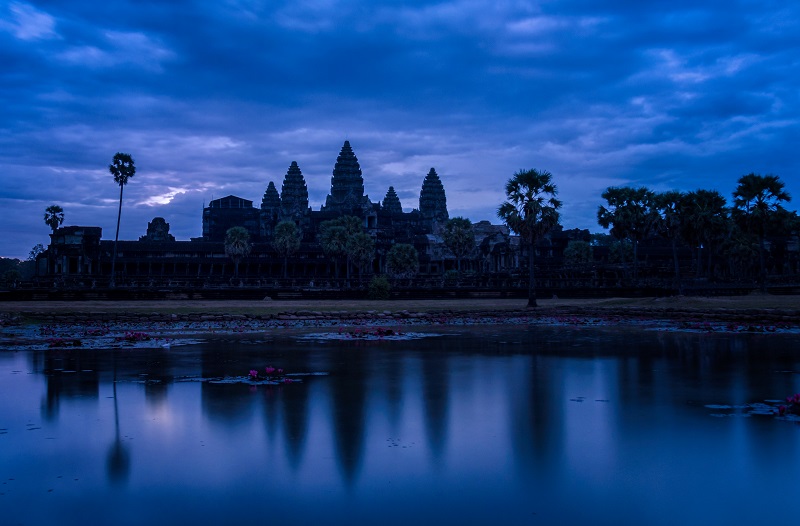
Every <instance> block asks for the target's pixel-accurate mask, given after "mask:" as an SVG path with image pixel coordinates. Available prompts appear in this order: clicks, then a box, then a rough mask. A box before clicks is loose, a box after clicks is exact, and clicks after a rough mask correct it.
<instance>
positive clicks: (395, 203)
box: [383, 186, 403, 214]
mask: <svg viewBox="0 0 800 526" xmlns="http://www.w3.org/2000/svg"><path fill="white" fill-rule="evenodd" d="M383 209H384V210H386V211H387V212H389V213H390V214H402V213H403V207H402V206H401V205H400V198H399V197H397V192H395V191H394V186H390V187H389V191H388V192H386V197H384V198H383Z"/></svg>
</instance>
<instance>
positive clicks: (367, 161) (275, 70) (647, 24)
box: [0, 0, 800, 258]
mask: <svg viewBox="0 0 800 526" xmlns="http://www.w3.org/2000/svg"><path fill="white" fill-rule="evenodd" d="M0 49H2V50H3V51H2V53H0V75H2V82H1V83H0V97H2V109H0V181H2V188H0V205H1V206H2V209H3V210H4V212H5V213H3V214H0V231H2V232H3V244H2V249H0V255H1V256H7V257H20V258H25V257H27V254H28V252H29V250H30V249H31V247H32V246H33V245H35V244H36V243H43V244H46V243H47V242H48V236H47V234H48V232H49V229H48V227H47V226H46V225H45V224H44V222H43V213H44V209H45V208H46V207H47V206H48V205H50V204H59V205H61V206H62V207H63V208H64V210H65V215H66V221H65V224H66V225H92V226H101V227H102V228H103V235H104V237H105V238H106V239H112V238H113V235H114V228H115V225H116V213H117V208H116V207H117V203H118V197H119V187H118V186H117V185H115V184H114V182H113V179H112V176H111V175H110V174H109V173H108V169H107V166H108V164H109V162H110V161H111V158H112V157H113V155H114V153H115V152H117V151H122V152H128V153H131V154H132V155H133V157H134V159H135V161H136V166H137V174H136V176H135V177H134V178H133V179H131V181H130V183H129V184H128V185H127V186H126V187H125V192H124V208H123V212H122V226H121V231H120V238H121V239H137V238H138V237H139V236H141V235H143V234H144V233H145V230H146V228H147V222H148V221H150V220H152V218H153V217H156V216H161V217H164V218H166V220H167V222H169V223H170V225H171V232H172V233H173V234H174V235H175V236H176V237H177V238H178V239H189V238H190V237H194V236H199V235H200V234H201V209H202V207H203V204H204V203H207V202H208V201H209V200H211V199H212V198H218V197H223V196H225V195H228V194H234V195H238V196H241V197H244V198H246V199H251V200H253V201H254V202H255V204H256V205H258V204H259V203H260V201H261V197H262V195H263V193H264V190H265V189H266V187H267V184H268V183H269V181H274V182H275V183H276V185H277V186H278V187H279V188H280V183H281V182H282V180H283V176H284V174H285V173H286V170H287V169H288V167H289V165H290V164H291V162H292V161H297V162H298V164H299V165H300V168H301V170H302V171H303V175H304V176H305V178H306V182H307V184H308V187H309V194H310V201H311V205H312V207H313V208H314V209H318V208H319V206H320V205H321V204H322V203H324V200H325V196H326V195H327V193H328V190H329V189H330V178H331V171H332V169H333V165H334V163H335V161H336V156H337V154H338V153H339V150H340V148H341V146H342V143H343V142H344V140H345V139H348V140H350V142H351V144H352V146H353V149H354V150H355V153H356V155H357V156H358V158H359V161H360V164H361V168H362V171H363V173H364V182H365V188H366V192H367V193H368V194H369V196H370V198H371V199H372V200H373V201H379V200H382V199H383V197H384V195H385V193H386V190H387V189H388V187H389V185H393V186H394V187H395V189H396V190H397V193H398V195H399V197H400V200H401V203H402V205H403V208H404V209H406V210H410V209H412V208H416V207H418V199H419V189H420V187H421V185H422V181H423V179H424V177H425V175H426V174H427V172H428V170H429V169H430V167H435V168H436V170H437V172H438V173H439V175H440V177H441V180H442V183H443V184H444V187H445V191H446V193H447V199H448V208H449V210H450V215H451V216H456V215H462V216H466V217H469V218H470V219H472V220H473V221H478V220H481V219H489V220H491V221H492V222H497V221H498V220H497V218H496V209H497V206H498V205H499V204H500V203H501V202H502V201H503V199H504V195H503V185H504V183H505V181H506V180H507V179H508V178H509V177H510V176H511V175H513V173H514V172H515V171H516V170H518V169H521V168H537V169H543V170H549V171H550V172H552V173H553V175H554V180H555V182H556V184H557V186H558V188H559V197H560V198H561V199H562V201H563V202H564V207H563V211H562V212H563V214H562V223H563V224H564V226H565V227H566V228H574V227H578V228H588V229H590V230H592V231H600V230H601V229H600V228H599V227H598V226H597V223H596V219H595V214H596V210H597V207H598V206H599V205H600V204H602V203H601V198H600V194H601V193H602V192H603V190H604V189H605V188H606V187H608V186H611V185H636V186H639V185H645V186H648V187H649V188H651V189H653V190H658V191H662V190H670V189H677V190H695V189H698V188H707V189H717V190H719V191H720V192H721V193H722V194H723V195H725V196H726V197H728V198H729V199H730V195H731V193H732V192H733V190H734V188H735V185H736V180H737V179H738V178H739V177H740V176H741V175H744V174H746V173H750V172H755V173H761V174H767V173H772V174H775V175H778V176H780V177H781V178H782V180H783V181H784V182H786V185H787V190H788V191H789V193H790V194H791V195H792V196H793V197H794V198H795V199H800V171H799V170H798V168H799V163H798V160H797V159H798V155H797V152H796V148H797V145H798V138H800V115H799V114H798V113H799V111H798V110H799V108H800V100H798V99H799V98H800V4H798V3H795V2H786V1H784V0H782V1H770V0H759V1H749V0H748V1H737V0H724V1H703V0H693V1H684V0H670V1H661V0H653V1H648V2H641V1H633V0H604V1H590V0H551V1H540V2H517V1H503V0H486V1H484V0H453V1H442V2H424V1H411V2H394V1H386V2H377V1H374V0H352V1H336V0H317V1H303V0H292V1H286V2H281V1H256V0H228V1H214V2H205V1H189V0H170V1H166V0H165V1H160V2H159V1H132V0H131V1H116V0H108V1H106V2H96V1H94V0H91V1H90V0H71V1H69V2H64V1H56V0H53V1H37V2H23V1H11V2H8V1H2V0H0ZM789 208H791V209H796V208H797V206H796V202H792V203H791V205H790V206H789Z"/></svg>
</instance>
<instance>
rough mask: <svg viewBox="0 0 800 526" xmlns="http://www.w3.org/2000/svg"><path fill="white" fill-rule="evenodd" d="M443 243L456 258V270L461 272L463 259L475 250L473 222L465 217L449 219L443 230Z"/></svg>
mask: <svg viewBox="0 0 800 526" xmlns="http://www.w3.org/2000/svg"><path fill="white" fill-rule="evenodd" d="M442 241H443V242H444V245H445V246H446V247H447V249H448V250H449V251H450V252H452V253H453V255H454V256H455V257H456V268H457V269H458V271H459V272H461V258H463V257H464V256H467V255H469V254H470V252H472V251H473V250H474V249H475V232H474V231H473V230H472V221H470V220H469V219H466V218H464V217H453V218H451V219H448V220H447V223H445V224H444V228H443V229H442Z"/></svg>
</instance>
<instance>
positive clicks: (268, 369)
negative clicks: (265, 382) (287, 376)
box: [264, 365, 275, 376]
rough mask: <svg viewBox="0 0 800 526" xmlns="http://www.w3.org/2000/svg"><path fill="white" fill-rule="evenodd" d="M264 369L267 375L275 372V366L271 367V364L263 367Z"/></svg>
mask: <svg viewBox="0 0 800 526" xmlns="http://www.w3.org/2000/svg"><path fill="white" fill-rule="evenodd" d="M264 370H265V371H266V372H267V376H272V373H274V372H275V368H274V367H272V366H271V365H268V366H267V367H265V368H264Z"/></svg>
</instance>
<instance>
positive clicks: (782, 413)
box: [778, 405, 786, 416]
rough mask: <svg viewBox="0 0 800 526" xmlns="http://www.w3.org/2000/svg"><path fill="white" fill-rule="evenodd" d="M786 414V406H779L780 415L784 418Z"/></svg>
mask: <svg viewBox="0 0 800 526" xmlns="http://www.w3.org/2000/svg"><path fill="white" fill-rule="evenodd" d="M785 414H786V406H785V405H779V406H778V415H780V416H783V415H785Z"/></svg>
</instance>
